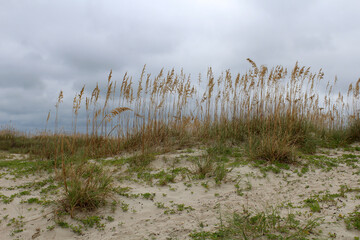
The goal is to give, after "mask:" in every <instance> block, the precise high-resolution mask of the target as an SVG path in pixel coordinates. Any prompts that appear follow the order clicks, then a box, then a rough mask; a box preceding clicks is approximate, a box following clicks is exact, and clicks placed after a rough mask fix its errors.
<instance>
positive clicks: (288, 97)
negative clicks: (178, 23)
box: [0, 59, 360, 212]
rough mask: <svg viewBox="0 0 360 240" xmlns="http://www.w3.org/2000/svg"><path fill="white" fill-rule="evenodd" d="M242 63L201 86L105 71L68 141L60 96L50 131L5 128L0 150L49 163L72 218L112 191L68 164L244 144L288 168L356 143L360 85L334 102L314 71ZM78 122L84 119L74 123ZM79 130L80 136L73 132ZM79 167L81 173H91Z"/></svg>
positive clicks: (81, 100)
mask: <svg viewBox="0 0 360 240" xmlns="http://www.w3.org/2000/svg"><path fill="white" fill-rule="evenodd" d="M247 60H248V62H249V63H250V65H251V68H250V69H249V70H248V71H246V72H244V73H242V74H240V73H238V74H235V75H234V74H233V73H232V72H231V71H230V70H226V71H225V72H223V73H221V74H220V75H218V76H215V74H214V73H213V70H212V68H209V69H208V71H207V76H206V79H202V77H201V75H199V78H198V79H197V80H196V81H194V80H192V79H191V78H190V75H187V74H185V73H184V72H183V71H182V70H181V71H180V73H175V70H174V69H172V70H170V71H169V72H167V73H166V72H165V71H164V69H161V71H160V72H159V73H158V74H157V75H155V76H152V75H151V74H150V73H146V66H144V68H143V70H142V72H141V75H140V79H139V80H138V81H135V80H133V78H132V77H130V76H129V75H128V74H127V73H125V75H124V76H123V78H122V81H120V82H117V81H114V80H113V78H112V71H110V74H109V76H108V78H107V82H106V88H105V89H104V90H102V89H101V88H100V87H99V86H101V85H102V84H96V87H95V88H94V89H92V90H91V89H90V90H87V89H86V86H85V85H84V86H83V87H82V89H81V90H80V92H79V93H77V94H76V95H75V96H74V99H73V109H72V112H73V121H72V123H73V124H72V128H73V130H72V131H71V133H69V134H65V133H64V132H62V131H59V126H58V124H59V118H60V116H61V112H60V108H59V107H60V105H61V103H62V102H63V99H64V95H66V93H63V91H60V93H59V96H58V99H57V103H56V105H55V108H56V114H55V119H53V121H54V122H55V124H54V126H55V127H54V130H53V132H51V131H49V130H48V129H46V131H45V132H43V133H41V134H38V135H36V136H20V135H19V134H18V133H17V132H16V131H15V130H14V129H12V128H11V127H10V128H9V127H6V128H3V129H2V130H1V132H0V150H9V149H11V150H12V151H19V152H27V153H32V154H36V155H38V156H41V158H42V159H43V160H46V159H50V160H52V161H54V168H55V172H56V173H58V174H59V175H61V177H62V180H63V181H64V185H65V187H66V189H65V190H66V193H67V194H68V199H67V202H66V207H67V208H69V209H70V211H71V212H72V211H73V209H77V208H84V207H89V208H94V207H96V206H97V205H98V204H100V203H102V201H103V199H102V198H100V199H95V198H96V197H97V195H96V194H99V193H100V195H103V196H106V195H107V194H108V193H109V191H110V189H109V186H110V182H109V181H108V180H109V179H108V178H104V179H103V180H104V184H105V185H101V184H103V183H97V182H96V181H95V182H93V183H94V185H91V186H90V188H89V185H86V184H88V183H89V181H90V180H89V179H95V178H92V177H90V178H88V179H85V178H81V177H77V176H80V175H81V174H82V173H81V174H80V175H79V174H74V172H73V173H71V172H68V173H67V170H66V169H67V168H68V167H67V166H68V163H69V162H70V164H72V163H71V162H72V160H74V159H82V160H84V159H88V158H97V157H103V156H109V155H115V154H119V153H121V152H123V151H141V152H142V155H145V154H146V152H148V151H150V150H152V149H154V148H157V149H158V148H162V149H168V148H172V147H179V146H181V145H193V144H197V143H199V142H200V143H209V142H210V143H212V142H214V141H215V142H225V141H231V142H233V143H245V144H244V145H245V146H246V149H247V152H248V156H249V157H250V158H251V159H262V160H265V161H269V162H276V161H281V162H287V163H291V162H293V161H295V160H296V156H297V152H299V151H303V152H305V153H310V152H314V151H315V150H316V147H317V146H318V145H321V146H327V147H337V146H342V145H346V144H348V143H351V142H353V141H359V140H360V115H359V114H360V111H359V109H358V108H359V107H360V106H359V105H360V79H359V80H358V81H357V82H355V83H352V84H350V85H349V88H348V92H347V94H345V95H344V94H343V93H341V92H339V93H334V89H335V86H336V82H337V78H335V79H334V80H333V81H327V82H326V81H325V79H324V73H323V71H322V70H320V71H317V72H312V71H311V70H310V68H309V67H304V66H300V65H299V64H298V63H296V64H295V66H294V67H293V69H291V70H288V69H287V68H284V67H283V66H276V67H273V68H268V67H266V66H264V65H262V66H257V65H256V63H255V62H254V61H252V60H251V59H247ZM322 82H324V83H322ZM321 86H326V87H325V88H323V89H322V88H321ZM87 93H89V94H87ZM81 107H83V110H82V111H80V109H81ZM81 113H84V114H85V117H83V118H79V114H81ZM79 119H80V122H79ZM81 119H85V122H81ZM49 121H52V119H51V116H50V114H49V115H48V118H47V121H46V122H47V123H48V122H49ZM79 124H80V125H81V126H83V127H84V128H85V129H86V130H85V131H78V126H79ZM46 127H47V126H46ZM80 163H83V162H82V161H80ZM60 164H61V169H62V171H61V172H58V171H57V168H58V167H59V166H60ZM79 166H80V167H79V170H76V171H78V172H79V173H80V172H81V171H83V172H86V171H87V169H88V168H87V167H86V166H84V165H79ZM71 176H72V177H71ZM96 179H98V180H101V178H100V177H99V178H96ZM84 184H85V185H84ZM97 184H100V185H101V186H102V187H101V186H100V185H99V186H98V185H97ZM68 187H69V189H68ZM89 189H90V190H91V192H92V193H96V194H94V199H95V200H94V199H93V200H91V201H93V202H94V204H95V205H96V206H95V205H91V203H89V202H87V200H89V199H83V195H86V194H88V190H89ZM90 190H89V191H90ZM78 193H79V194H78ZM82 193H84V194H83V195H81V194H82Z"/></svg>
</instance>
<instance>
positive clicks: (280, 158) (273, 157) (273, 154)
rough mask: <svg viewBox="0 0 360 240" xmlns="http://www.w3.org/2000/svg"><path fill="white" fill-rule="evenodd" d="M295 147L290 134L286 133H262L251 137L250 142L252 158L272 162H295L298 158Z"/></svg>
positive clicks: (249, 148) (249, 150) (249, 147)
mask: <svg viewBox="0 0 360 240" xmlns="http://www.w3.org/2000/svg"><path fill="white" fill-rule="evenodd" d="M295 149H296V147H295V144H294V143H293V141H292V140H291V138H290V136H289V135H285V134H261V135H259V136H254V137H250V140H249V143H248V152H249V156H250V158H251V159H253V160H259V159H260V160H265V161H267V162H270V163H274V162H282V163H293V162H294V161H295V159H296V153H295Z"/></svg>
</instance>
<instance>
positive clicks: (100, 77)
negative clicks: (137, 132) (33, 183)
mask: <svg viewBox="0 0 360 240" xmlns="http://www.w3.org/2000/svg"><path fill="white" fill-rule="evenodd" d="M359 8H360V2H358V1H355V0H349V1H338V0H315V1H314V0H311V1H310V0H305V1H280V0H274V1H266V0H258V1H244V0H240V1H239V0H221V1H220V0H195V1H190V0H183V1H180V0H175V1H165V0H154V1H145V0H135V1H125V0H120V1H115V0H106V1H99V0H88V1H85V0H80V1H70V0H63V1H56V0H55V1H45V0H34V1H0V35H1V39H0V88H1V89H0V125H1V124H6V123H8V122H9V121H10V120H11V121H12V122H13V123H14V124H15V126H16V127H19V128H21V129H25V128H40V127H41V125H42V126H44V120H45V119H46V115H47V112H48V110H49V109H53V111H54V104H55V102H56V99H57V96H58V93H59V91H60V90H63V91H64V95H65V99H64V106H63V110H62V114H63V119H64V124H71V121H70V120H69V119H71V103H72V99H73V97H74V95H75V94H76V92H77V91H79V90H80V89H81V87H82V86H83V85H84V84H86V87H87V88H86V89H87V91H91V89H92V88H93V87H94V86H95V84H96V82H102V83H103V84H105V83H106V79H107V75H108V73H109V70H110V69H113V73H114V74H113V78H114V79H116V80H120V79H121V78H122V76H123V74H124V73H125V72H126V71H128V72H129V73H130V74H131V75H134V76H135V78H136V77H138V76H139V74H140V71H141V69H142V66H143V65H144V64H147V70H148V72H150V73H153V74H157V72H158V71H159V70H160V69H161V68H162V67H165V68H167V69H170V68H172V67H175V68H176V69H178V70H180V68H184V71H185V72H186V73H191V74H192V76H193V79H194V81H196V78H197V74H198V73H200V72H201V73H205V72H206V70H207V68H208V67H209V66H212V67H213V69H214V71H215V73H218V74H219V73H220V72H221V71H224V70H225V69H228V68H231V70H232V71H233V72H238V71H244V70H246V69H247V68H248V67H249V64H248V63H247V62H246V60H245V59H246V58H248V57H250V58H252V59H253V60H254V61H255V62H256V63H257V64H259V65H260V64H266V65H267V66H269V67H271V66H274V65H277V64H282V65H284V66H287V67H290V68H291V67H293V66H294V64H295V62H296V61H299V62H300V64H302V65H305V66H310V67H312V69H313V70H314V71H318V70H319V69H320V68H323V69H324V71H325V76H326V78H329V79H333V78H334V77H335V75H338V77H339V86H338V90H344V89H346V88H347V86H348V85H349V83H350V82H353V81H356V80H357V79H358V78H359V77H360V69H359V68H358V66H359V65H360V59H359V56H360V46H359V45H358V44H357V41H358V39H360V25H359V24H358V22H360V16H359V14H358V13H357V10H358V9H359ZM66 107H67V108H70V109H68V110H66Z"/></svg>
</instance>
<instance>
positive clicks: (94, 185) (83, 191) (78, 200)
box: [63, 163, 113, 216]
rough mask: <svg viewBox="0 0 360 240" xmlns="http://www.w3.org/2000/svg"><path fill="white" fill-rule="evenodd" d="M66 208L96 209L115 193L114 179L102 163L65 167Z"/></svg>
mask: <svg viewBox="0 0 360 240" xmlns="http://www.w3.org/2000/svg"><path fill="white" fill-rule="evenodd" d="M64 170H65V171H64V172H63V173H64V177H65V179H64V187H65V194H66V197H65V199H64V200H63V205H64V207H65V209H66V210H67V211H68V212H70V214H71V216H73V212H74V210H94V209H96V208H98V207H99V206H101V205H104V204H105V202H106V199H107V198H108V197H110V196H111V195H112V194H113V187H112V182H113V179H112V177H111V175H109V174H108V173H107V172H106V171H105V170H104V169H103V168H102V167H101V166H100V165H97V164H95V163H82V164H77V165H73V166H71V167H68V168H67V169H64Z"/></svg>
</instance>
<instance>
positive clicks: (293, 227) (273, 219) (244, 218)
mask: <svg viewBox="0 0 360 240" xmlns="http://www.w3.org/2000/svg"><path fill="white" fill-rule="evenodd" d="M319 224H320V219H308V220H307V221H305V222H302V221H300V220H299V219H297V216H296V215H294V214H288V215H287V217H281V216H280V215H279V214H278V213H277V212H276V211H275V210H274V211H272V212H270V213H266V212H259V213H250V212H249V211H247V210H244V211H243V212H242V213H237V212H234V213H233V214H232V216H231V217H230V218H229V219H227V220H226V222H224V221H223V219H221V218H220V224H219V227H218V230H216V231H214V232H208V231H198V232H194V233H192V234H190V237H191V238H192V239H196V240H201V239H219V240H220V239H263V238H264V237H266V239H299V240H300V239H310V238H307V236H309V235H310V233H311V232H313V231H314V229H315V228H316V227H317V226H318V225H319ZM200 227H203V225H200Z"/></svg>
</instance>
